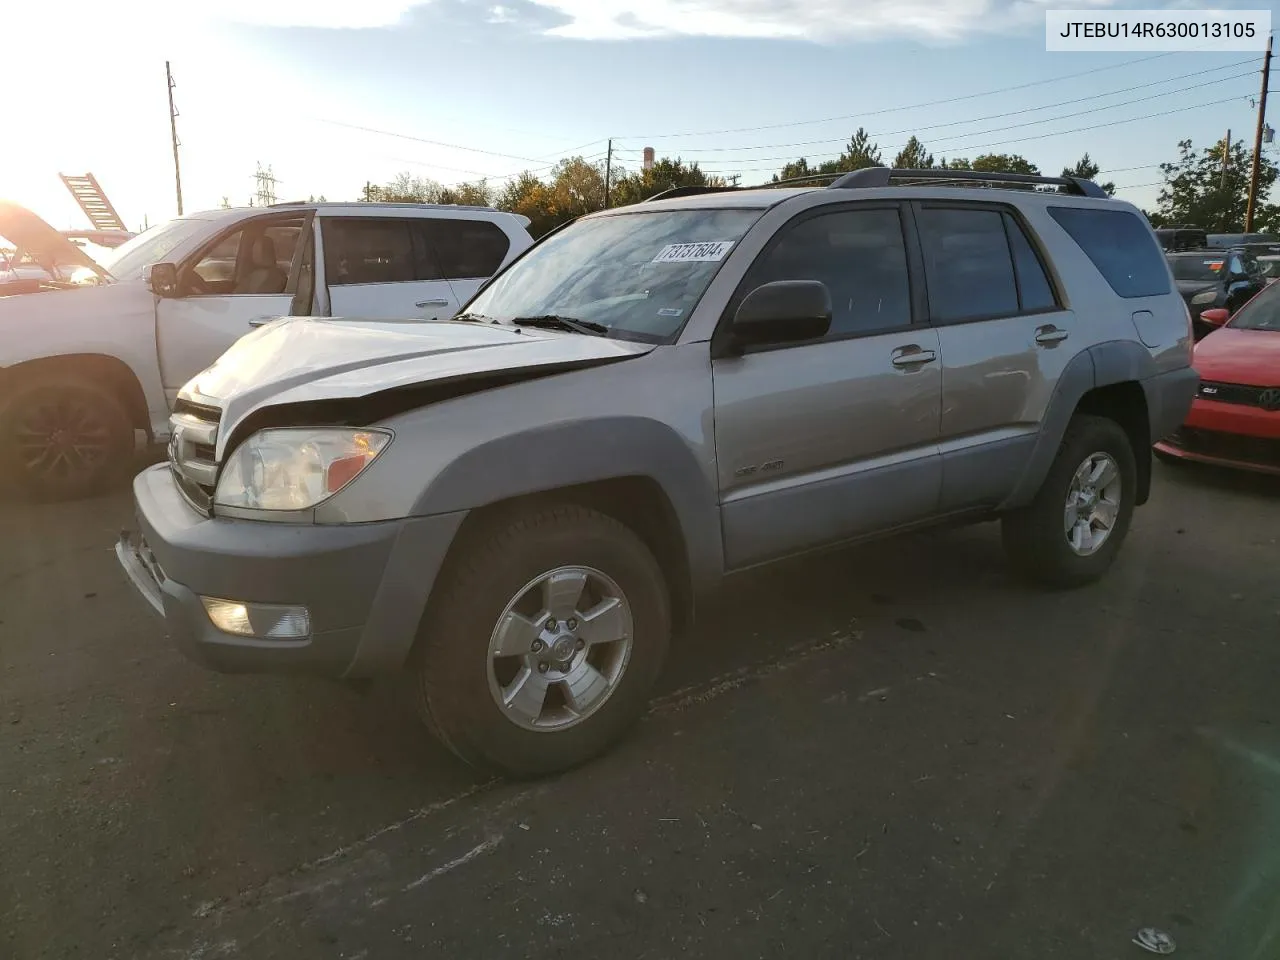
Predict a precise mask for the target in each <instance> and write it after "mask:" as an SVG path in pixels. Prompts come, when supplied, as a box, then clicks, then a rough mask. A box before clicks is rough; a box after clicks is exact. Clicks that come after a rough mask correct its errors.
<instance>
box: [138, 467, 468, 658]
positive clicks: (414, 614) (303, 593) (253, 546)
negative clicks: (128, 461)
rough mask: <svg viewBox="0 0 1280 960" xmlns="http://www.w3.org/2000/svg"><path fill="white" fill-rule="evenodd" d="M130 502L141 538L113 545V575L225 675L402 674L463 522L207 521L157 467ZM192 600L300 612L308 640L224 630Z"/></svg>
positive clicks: (185, 646) (458, 517) (446, 518)
mask: <svg viewBox="0 0 1280 960" xmlns="http://www.w3.org/2000/svg"><path fill="white" fill-rule="evenodd" d="M133 493H134V502H135V509H136V515H137V519H138V528H139V529H138V534H137V536H134V535H133V534H131V533H124V534H122V535H121V538H120V541H119V543H117V545H116V556H117V558H118V559H119V561H120V565H121V567H122V568H123V569H124V571H125V574H126V575H127V576H128V577H129V580H130V582H131V583H133V585H134V587H135V588H136V589H137V590H138V592H139V594H141V596H142V597H143V598H144V599H145V600H146V601H147V602H148V604H150V605H151V607H152V608H153V609H155V610H156V611H157V612H158V613H161V614H162V615H163V616H164V619H165V622H166V625H167V627H168V630H169V635H170V637H171V638H172V640H173V641H174V643H175V644H176V645H177V646H178V647H179V649H181V651H182V652H183V653H184V654H186V655H187V656H188V657H190V658H191V659H193V660H196V661H197V662H200V663H202V664H204V665H206V666H208V667H211V668H212V669H215V670H219V671H223V672H227V673H240V672H252V673H261V672H284V673H313V674H321V675H324V676H332V677H344V678H354V677H367V676H373V675H375V674H378V673H383V672H387V671H389V670H394V669H396V668H398V667H400V666H402V665H403V664H404V662H405V659H406V658H407V657H408V655H409V651H410V649H411V648H412V646H413V641H414V639H415V637H416V636H417V631H418V624H419V622H420V621H421V618H422V613H423V611H424V610H425V608H426V602H427V597H428V596H429V595H430V592H431V587H432V585H433V583H434V582H435V577H436V574H437V573H438V572H439V569H440V566H441V564H442V563H443V561H444V557H445V554H446V553H447V552H448V549H449V546H450V544H451V543H452V542H453V537H454V535H455V534H456V533H457V530H458V527H459V526H460V525H461V522H462V519H463V517H464V516H465V513H452V514H442V515H438V516H432V517H415V518H409V519H405V520H393V521H387V522H382V523H364V524H344V525H325V526H321V525H311V524H305V525H304V524H294V523H276V522H272V521H258V520H234V519H226V518H212V519H211V518H209V517H206V516H203V515H202V514H199V513H197V512H196V511H195V510H193V509H192V508H191V507H190V506H189V505H188V503H187V502H186V500H185V499H184V498H183V497H182V495H181V493H180V492H179V491H178V488H177V485H176V484H175V483H174V480H173V477H172V475H171V474H170V472H169V469H168V467H167V465H164V464H160V465H157V466H155V467H151V468H150V469H148V470H144V471H143V472H142V473H140V474H139V475H138V476H137V477H136V478H135V479H134V482H133ZM202 596H203V597H218V598H221V599H226V600H234V601H237V602H242V603H262V604H291V605H298V606H305V607H306V608H307V610H308V611H309V613H310V622H311V633H310V635H309V636H307V637H305V638H303V639H298V640H267V639H257V638H251V637H241V636H236V635H232V634H227V633H223V632H221V631H219V630H218V629H217V628H216V627H214V625H213V623H212V622H211V621H210V620H209V617H208V614H207V613H206V612H205V609H204V604H203V603H202V602H201V599H200V598H201V597H202Z"/></svg>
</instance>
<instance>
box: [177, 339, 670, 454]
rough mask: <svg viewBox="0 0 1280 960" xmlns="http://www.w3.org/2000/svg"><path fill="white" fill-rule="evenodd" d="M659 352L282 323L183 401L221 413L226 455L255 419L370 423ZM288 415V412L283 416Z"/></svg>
mask: <svg viewBox="0 0 1280 960" xmlns="http://www.w3.org/2000/svg"><path fill="white" fill-rule="evenodd" d="M652 349H653V345H652V344H647V343H633V342H630V341H625V340H610V339H607V338H604V337H592V336H586V335H583V334H576V333H559V332H557V331H549V330H535V329H531V328H528V327H523V328H518V327H511V326H505V325H494V324H489V323H479V322H473V321H466V320H407V321H387V320H329V319H319V318H312V317H291V318H288V319H282V320H277V321H275V322H274V323H270V324H268V325H266V326H264V327H261V328H259V329H258V330H256V331H254V332H253V333H251V334H249V335H248V336H245V337H242V338H241V339H240V340H238V341H237V342H236V343H235V344H234V345H233V346H232V347H231V349H230V350H228V351H227V352H226V353H224V354H223V355H222V356H221V357H219V358H218V360H217V362H216V363H214V365H213V366H212V367H210V368H209V369H207V370H205V371H204V372H203V373H201V374H199V375H198V376H196V377H195V378H194V379H192V380H191V382H189V383H188V384H187V385H186V386H185V387H183V389H182V391H181V392H180V393H179V394H178V397H179V400H180V401H186V402H189V403H194V404H197V405H202V406H213V407H217V408H218V409H219V410H220V411H221V414H220V423H219V428H218V441H217V456H218V457H219V458H221V457H222V456H223V454H224V453H225V452H226V445H227V441H228V438H229V437H231V436H232V435H233V434H234V433H235V432H236V430H237V428H238V427H240V426H241V425H242V424H245V423H246V421H247V420H248V419H249V418H250V417H251V416H252V417H254V419H255V422H262V418H261V416H260V415H262V414H266V415H268V416H272V417H273V418H274V419H277V420H280V421H281V422H282V423H286V424H290V425H302V424H303V423H305V422H307V421H308V420H309V419H310V418H312V417H315V418H316V422H328V423H343V422H366V423H371V422H374V421H376V420H377V419H380V418H383V417H387V416H391V415H393V414H394V413H396V412H399V411H401V410H408V409H412V408H414V407H417V406H422V405H423V404H425V403H430V402H436V401H441V400H447V399H450V398H452V397H455V396H460V395H463V394H466V393H471V392H475V391H477V390H486V389H492V388H495V387H500V386H505V385H507V384H511V383H515V382H519V381H521V380H526V379H533V378H537V377H544V376H551V375H554V374H557V373H563V372H567V371H569V370H573V369H578V368H581V367H588V366H596V365H598V364H602V363H611V362H616V361H620V360H627V359H631V358H634V357H641V356H644V355H645V354H647V353H649V352H650V351H651V350H652ZM282 408H287V410H286V409H282Z"/></svg>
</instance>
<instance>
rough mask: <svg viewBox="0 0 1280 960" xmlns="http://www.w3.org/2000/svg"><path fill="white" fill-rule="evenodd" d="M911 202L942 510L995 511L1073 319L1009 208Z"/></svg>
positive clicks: (1061, 360)
mask: <svg viewBox="0 0 1280 960" xmlns="http://www.w3.org/2000/svg"><path fill="white" fill-rule="evenodd" d="M912 206H913V209H914V214H915V220H916V224H917V228H918V231H919V236H920V244H921V249H922V251H923V254H924V266H925V277H926V280H927V284H928V290H929V297H928V300H929V319H930V322H931V323H932V324H933V326H934V328H935V329H936V330H937V331H938V337H939V343H940V346H941V354H942V425H941V438H940V439H941V445H940V448H941V453H942V477H943V482H942V503H941V508H942V511H943V512H945V513H951V512H954V511H958V510H965V509H968V508H975V507H983V506H994V505H996V504H999V503H1000V502H1002V501H1003V500H1004V499H1005V498H1006V497H1007V496H1008V495H1009V494H1010V493H1011V492H1012V490H1013V488H1014V486H1015V484H1016V483H1017V481H1018V478H1019V476H1020V475H1021V470H1022V467H1023V466H1024V465H1025V464H1026V461H1027V457H1028V456H1029V455H1030V452H1031V448H1032V446H1033V445H1034V443H1035V439H1036V435H1037V432H1038V431H1039V428H1040V422H1041V420H1042V419H1043V417H1044V413H1045V410H1046V408H1047V407H1048V404H1049V399H1050V397H1051V396H1052V394H1053V390H1054V387H1055V386H1056V385H1057V382H1058V378H1059V377H1060V376H1061V374H1062V370H1063V368H1064V367H1065V366H1066V364H1067V363H1068V362H1069V361H1070V359H1071V357H1072V356H1074V354H1075V353H1076V352H1077V349H1078V347H1073V345H1072V343H1071V342H1070V341H1071V336H1072V333H1073V326H1074V324H1073V319H1074V318H1073V315H1072V313H1071V312H1070V311H1068V310H1066V309H1064V308H1063V307H1062V306H1061V303H1062V301H1061V299H1060V297H1059V295H1058V293H1057V291H1056V289H1055V287H1054V284H1053V282H1052V280H1051V279H1050V274H1049V272H1048V271H1047V270H1046V268H1045V260H1044V258H1043V255H1042V254H1041V252H1040V250H1039V247H1038V243H1037V241H1036V240H1035V239H1034V234H1033V233H1032V231H1031V230H1030V229H1029V228H1028V227H1027V226H1026V225H1025V224H1024V222H1023V221H1022V218H1021V217H1019V215H1018V214H1017V212H1016V210H1015V209H1014V208H1013V207H1011V206H1007V205H1004V204H995V203H970V202H955V203H942V202H939V203H931V202H916V203H914V204H913V205H912Z"/></svg>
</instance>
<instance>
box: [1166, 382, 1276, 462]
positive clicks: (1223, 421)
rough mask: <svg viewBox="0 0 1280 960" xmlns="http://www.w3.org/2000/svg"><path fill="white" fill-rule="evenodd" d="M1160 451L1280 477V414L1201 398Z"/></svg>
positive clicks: (1181, 457)
mask: <svg viewBox="0 0 1280 960" xmlns="http://www.w3.org/2000/svg"><path fill="white" fill-rule="evenodd" d="M1156 449H1157V450H1158V451H1159V452H1161V453H1163V454H1166V455H1168V456H1171V457H1178V458H1180V459H1184V460H1195V461H1197V462H1199V463H1211V464H1215V465H1217V466H1222V467H1231V468H1233V469H1237V470H1250V471H1253V472H1255V473H1267V474H1272V475H1274V476H1280V412H1277V411H1267V410H1262V409H1259V408H1257V407H1251V406H1246V405H1244V404H1236V403H1221V402H1219V401H1216V400H1204V399H1199V398H1197V399H1196V401H1195V402H1194V403H1193V404H1192V406H1191V412H1190V413H1189V414H1188V415H1187V418H1186V422H1185V423H1184V424H1183V425H1182V427H1180V428H1179V429H1178V430H1177V431H1176V432H1174V433H1173V434H1171V435H1170V436H1168V437H1166V438H1165V439H1164V440H1162V441H1161V442H1160V443H1157V444H1156Z"/></svg>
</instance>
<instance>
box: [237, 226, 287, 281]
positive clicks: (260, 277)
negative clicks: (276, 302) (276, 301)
mask: <svg viewBox="0 0 1280 960" xmlns="http://www.w3.org/2000/svg"><path fill="white" fill-rule="evenodd" d="M288 283H289V275H288V274H287V273H285V272H284V271H283V270H281V269H280V264H278V263H276V244H275V241H274V240H272V239H271V238H270V237H268V236H267V235H266V234H263V235H262V236H260V237H258V239H256V240H255V241H254V242H253V247H252V249H251V250H250V251H249V269H248V271H247V272H246V273H245V275H244V278H243V279H242V280H241V281H240V285H239V289H238V290H236V292H237V293H284V288H285V286H286V285H287V284H288Z"/></svg>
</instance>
